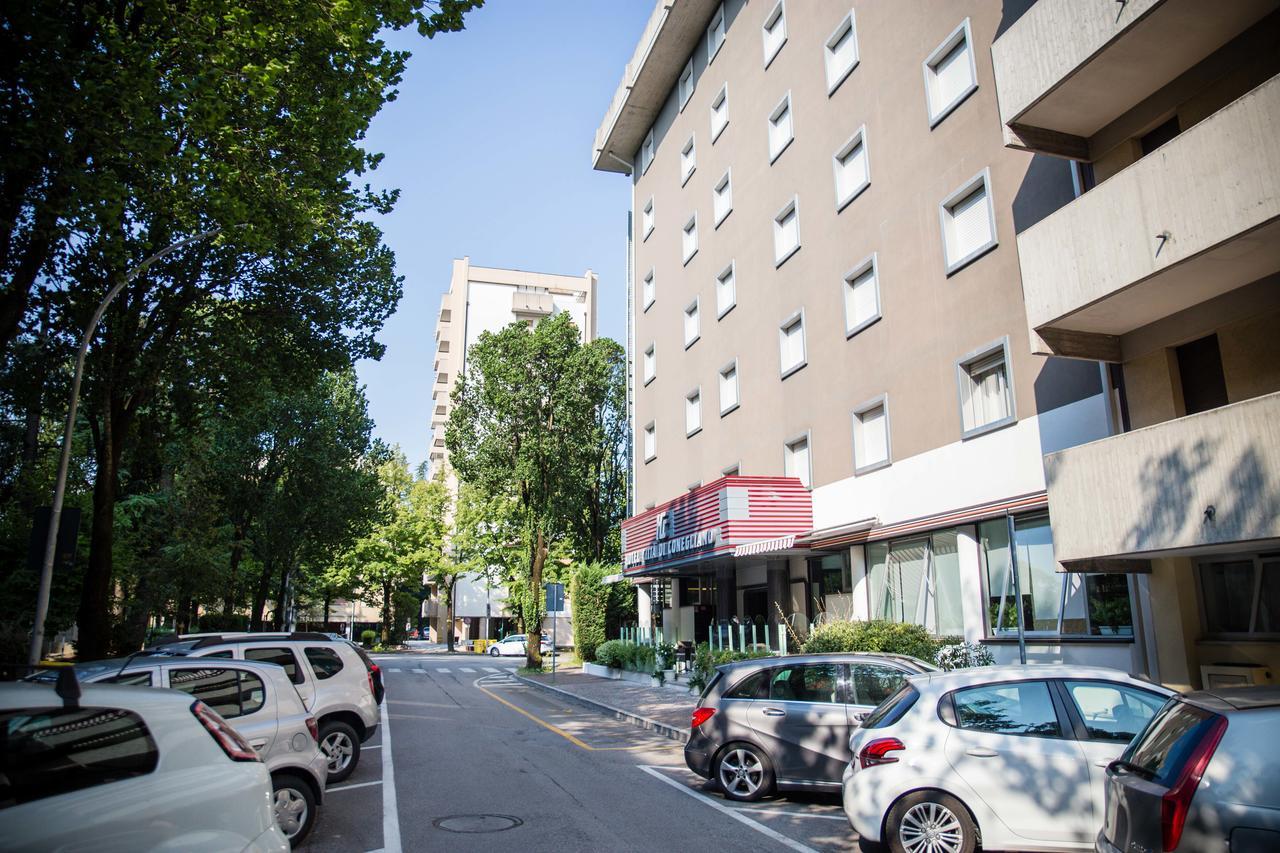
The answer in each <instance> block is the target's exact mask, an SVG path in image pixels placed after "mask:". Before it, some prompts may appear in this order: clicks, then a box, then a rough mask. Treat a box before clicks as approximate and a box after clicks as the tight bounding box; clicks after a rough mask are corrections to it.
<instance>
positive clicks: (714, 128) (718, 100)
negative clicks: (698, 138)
mask: <svg viewBox="0 0 1280 853" xmlns="http://www.w3.org/2000/svg"><path fill="white" fill-rule="evenodd" d="M728 126H729V84H728V83H725V84H724V85H723V86H722V87H720V92H719V93H718V94H717V95H716V96H715V97H714V98H713V99H712V100H711V141H712V143H714V142H715V141H716V140H717V139H719V138H720V134H721V133H722V132H723V131H724V129H725V128H726V127H728Z"/></svg>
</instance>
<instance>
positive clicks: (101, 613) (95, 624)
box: [76, 388, 128, 660]
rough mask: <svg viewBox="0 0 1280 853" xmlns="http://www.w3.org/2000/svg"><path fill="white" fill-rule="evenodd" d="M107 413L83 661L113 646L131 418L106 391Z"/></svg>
mask: <svg viewBox="0 0 1280 853" xmlns="http://www.w3.org/2000/svg"><path fill="white" fill-rule="evenodd" d="M106 392H107V393H106V396H107V400H108V401H110V402H109V403H108V405H107V411H106V413H105V415H104V417H103V419H102V434H101V436H100V440H99V441H98V442H96V444H97V454H96V456H97V459H96V462H97V472H96V475H95V477H94V481H93V519H92V522H91V526H90V533H89V562H88V564H87V565H86V566H85V571H84V586H83V587H81V590H80V610H79V612H78V613H77V615H76V623H77V625H78V626H79V631H80V640H79V642H77V643H76V655H77V657H79V658H80V659H81V660H97V659H101V658H105V657H107V656H108V654H109V652H110V650H111V649H110V646H111V569H112V561H111V551H112V547H113V545H114V542H115V511H116V497H117V495H118V492H119V488H120V482H119V470H120V457H121V454H122V452H123V451H124V436H125V432H126V430H127V427H128V416H127V415H125V414H124V412H123V406H120V405H119V404H117V403H116V402H115V401H114V400H113V399H112V398H113V396H114V395H113V394H112V393H111V390H110V388H108V389H106Z"/></svg>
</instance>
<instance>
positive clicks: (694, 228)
mask: <svg viewBox="0 0 1280 853" xmlns="http://www.w3.org/2000/svg"><path fill="white" fill-rule="evenodd" d="M680 248H681V250H682V252H683V254H684V262H685V263H686V264H687V263H689V261H691V260H692V259H693V256H694V255H696V254H698V214H696V213H695V214H693V216H690V217H689V221H688V222H686V223H685V224H684V228H683V229H682V232H681V235H680Z"/></svg>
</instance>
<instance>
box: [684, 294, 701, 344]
mask: <svg viewBox="0 0 1280 853" xmlns="http://www.w3.org/2000/svg"><path fill="white" fill-rule="evenodd" d="M701 336H702V321H701V320H700V319H699V316H698V300H697V299H694V300H693V301H692V302H690V303H689V305H688V306H687V307H686V308H685V309H684V347H685V349H688V348H689V347H691V346H693V345H694V343H695V342H696V341H697V340H698V338H699V337H701Z"/></svg>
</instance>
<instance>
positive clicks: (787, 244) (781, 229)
mask: <svg viewBox="0 0 1280 853" xmlns="http://www.w3.org/2000/svg"><path fill="white" fill-rule="evenodd" d="M799 248H800V204H799V200H798V199H795V198H793V199H791V201H790V202H788V204H787V206H786V207H784V208H782V210H781V211H779V212H778V215H777V216H775V217H774V218H773V265H774V266H775V267H780V266H782V264H783V262H784V261H786V259H787V258H789V257H791V256H792V255H794V254H795V253H796V251H797V250H798V249H799Z"/></svg>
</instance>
